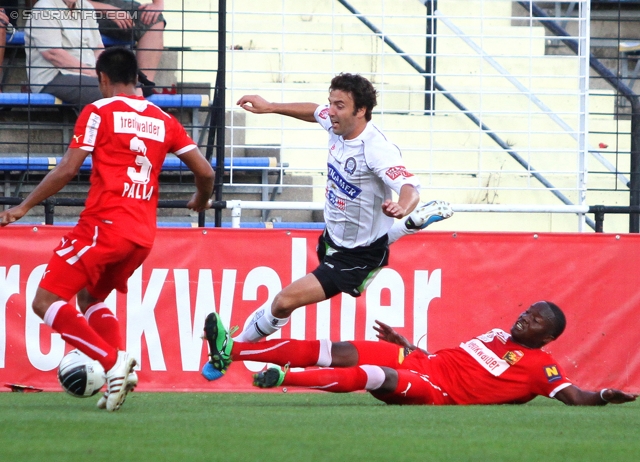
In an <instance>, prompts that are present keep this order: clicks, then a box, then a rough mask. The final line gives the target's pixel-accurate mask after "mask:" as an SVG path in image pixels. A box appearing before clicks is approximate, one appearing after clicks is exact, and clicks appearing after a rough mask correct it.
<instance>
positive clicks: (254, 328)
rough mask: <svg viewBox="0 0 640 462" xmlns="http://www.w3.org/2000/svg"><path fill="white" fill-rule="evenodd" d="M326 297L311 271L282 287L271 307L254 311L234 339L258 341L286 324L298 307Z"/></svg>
mask: <svg viewBox="0 0 640 462" xmlns="http://www.w3.org/2000/svg"><path fill="white" fill-rule="evenodd" d="M326 299H327V296H326V294H325V292H324V289H323V288H322V286H321V285H320V282H319V281H318V279H317V278H316V277H315V275H313V274H311V273H309V274H307V275H306V276H304V277H302V278H300V279H298V280H296V281H294V282H292V283H291V284H289V285H288V286H287V287H285V288H284V289H282V290H281V291H280V293H278V295H276V296H275V298H274V299H273V302H272V303H271V308H270V309H268V308H258V309H257V310H256V311H254V312H253V313H252V314H251V316H249V318H248V319H247V321H246V322H245V325H244V328H243V330H242V332H241V333H240V335H238V336H237V337H236V338H235V339H234V340H235V341H238V342H257V341H258V340H261V339H263V338H265V337H267V336H268V335H271V334H273V333H275V332H277V331H278V330H280V329H281V328H282V327H283V326H285V325H286V324H287V323H288V322H289V318H290V316H291V313H293V312H294V311H295V310H296V309H298V308H300V307H301V306H306V305H311V304H313V303H318V302H321V301H323V300H326Z"/></svg>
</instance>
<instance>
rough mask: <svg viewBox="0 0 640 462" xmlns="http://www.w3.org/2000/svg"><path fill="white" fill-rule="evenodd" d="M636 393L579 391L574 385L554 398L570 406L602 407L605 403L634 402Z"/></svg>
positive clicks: (612, 389) (609, 389) (606, 390)
mask: <svg viewBox="0 0 640 462" xmlns="http://www.w3.org/2000/svg"><path fill="white" fill-rule="evenodd" d="M637 397H638V394H636V393H626V392H624V391H622V390H617V389H615V388H604V389H603V390H601V391H586V390H581V389H580V388H578V387H576V386H575V385H570V386H568V387H567V388H564V389H562V390H560V391H559V392H558V393H556V396H555V398H556V399H558V400H559V401H562V402H563V403H564V404H568V405H570V406H604V405H605V404H607V403H611V404H622V403H628V402H630V401H635V400H636V398H637Z"/></svg>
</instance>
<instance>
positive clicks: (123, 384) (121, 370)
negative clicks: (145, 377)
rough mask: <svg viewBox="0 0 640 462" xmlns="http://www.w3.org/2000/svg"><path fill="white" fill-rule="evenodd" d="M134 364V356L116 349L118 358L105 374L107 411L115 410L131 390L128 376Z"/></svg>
mask: <svg viewBox="0 0 640 462" xmlns="http://www.w3.org/2000/svg"><path fill="white" fill-rule="evenodd" d="M136 364H138V363H137V362H136V360H135V358H132V357H131V356H129V353H127V352H126V351H118V360H117V361H116V363H115V365H114V366H113V367H112V368H111V369H110V370H109V371H108V372H107V373H106V376H105V378H106V379H107V406H106V409H107V411H110V412H113V411H117V410H118V409H120V406H122V403H124V400H125V399H126V398H127V393H129V391H131V389H130V387H129V386H128V378H129V376H130V375H131V373H132V372H133V368H134V367H135V366H136ZM136 378H137V377H136Z"/></svg>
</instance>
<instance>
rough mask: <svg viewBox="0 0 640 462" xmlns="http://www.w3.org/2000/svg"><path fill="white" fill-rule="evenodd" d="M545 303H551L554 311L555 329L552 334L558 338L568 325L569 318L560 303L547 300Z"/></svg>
mask: <svg viewBox="0 0 640 462" xmlns="http://www.w3.org/2000/svg"><path fill="white" fill-rule="evenodd" d="M545 303H546V304H547V305H549V308H551V311H553V320H552V322H553V330H552V332H551V335H553V338H558V337H560V335H562V333H563V332H564V328H565V327H567V318H566V317H565V315H564V313H563V312H562V310H561V309H560V307H559V306H558V305H556V304H555V303H552V302H548V301H546V300H545Z"/></svg>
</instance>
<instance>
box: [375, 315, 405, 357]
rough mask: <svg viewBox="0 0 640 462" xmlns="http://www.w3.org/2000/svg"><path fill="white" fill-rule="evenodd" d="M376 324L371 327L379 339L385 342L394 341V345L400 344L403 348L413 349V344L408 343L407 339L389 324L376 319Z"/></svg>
mask: <svg viewBox="0 0 640 462" xmlns="http://www.w3.org/2000/svg"><path fill="white" fill-rule="evenodd" d="M376 324H377V326H373V329H374V330H375V331H376V332H377V333H378V334H377V337H378V338H379V339H380V340H383V341H385V342H389V343H394V344H396V345H400V346H402V347H405V348H409V349H411V350H413V349H415V347H414V346H413V345H411V344H410V343H409V341H408V340H407V339H406V338H405V337H404V336H402V335H400V334H399V333H397V332H396V331H395V330H393V328H392V327H391V326H388V325H387V324H385V323H383V322H382V321H378V320H377V319H376Z"/></svg>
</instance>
